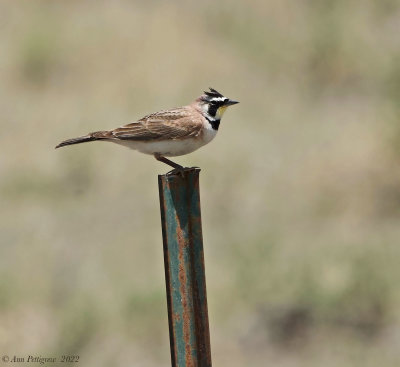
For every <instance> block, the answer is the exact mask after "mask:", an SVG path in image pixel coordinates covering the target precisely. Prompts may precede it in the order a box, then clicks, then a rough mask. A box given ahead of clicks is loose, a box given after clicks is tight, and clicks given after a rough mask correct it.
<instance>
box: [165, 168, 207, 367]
mask: <svg viewBox="0 0 400 367" xmlns="http://www.w3.org/2000/svg"><path fill="white" fill-rule="evenodd" d="M199 173H200V169H198V168H196V169H192V170H190V171H185V172H184V175H183V177H182V176H180V175H159V176H158V186H159V192H160V207H161V224H162V234H163V244H164V266H165V281H166V288H167V304H168V322H169V338H170V347H171V362H172V366H173V367H211V349H210V333H209V328H208V311H207V293H206V281H205V273H204V255H203V237H202V231H201V213H200V194H199Z"/></svg>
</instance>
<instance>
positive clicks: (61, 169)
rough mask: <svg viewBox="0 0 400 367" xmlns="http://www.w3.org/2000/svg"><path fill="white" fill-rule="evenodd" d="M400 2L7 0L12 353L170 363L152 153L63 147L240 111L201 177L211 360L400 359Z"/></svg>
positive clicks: (3, 183) (3, 345)
mask: <svg viewBox="0 0 400 367" xmlns="http://www.w3.org/2000/svg"><path fill="white" fill-rule="evenodd" d="M399 29H400V3H399V2H398V1H396V0H381V1H379V2H378V1H372V0H365V1H361V0H359V1H356V0H346V1H344V0H343V1H329V2H328V1H315V0H309V1H306V0H302V1H300V0H299V1H288V0H284V1H279V2H278V1H252V2H245V1H218V2H216V1H210V0H205V1H188V2H183V1H175V2H174V1H171V2H161V1H148V2H138V1H122V0H120V1H113V2H106V1H86V2H82V1H81V2H78V1H71V0H70V1H32V0H31V1H28V0H26V1H18V2H17V1H11V0H6V1H2V2H1V3H0V81H1V83H0V128H1V133H0V139H1V140H0V142H1V145H0V146H1V148H0V153H1V154H0V177H1V180H0V203H1V211H0V241H1V247H0V249H1V255H0V310H1V313H0V352H1V353H2V354H8V355H10V356H13V355H14V354H16V355H28V354H33V355H42V356H53V355H60V354H78V355H80V362H79V364H80V366H84V367H86V366H88V367H90V366H111V365H112V366H140V367H142V366H143V367H152V366H168V365H170V360H169V344H168V332H167V319H166V303H165V290H164V275H163V262H162V247H161V230H160V218H159V206H158V197H157V195H158V194H157V193H158V191H157V179H156V175H157V174H158V173H163V172H166V170H167V167H166V166H164V165H163V164H161V163H159V162H156V161H155V160H154V159H153V158H151V157H148V156H143V155H139V154H137V153H134V152H131V151H129V150H127V149H124V148H122V147H118V146H114V145H111V144H100V143H97V144H87V145H81V146H76V147H73V148H72V147H71V148H69V149H68V148H65V149H62V150H57V151H55V150H54V149H53V148H54V146H55V145H56V144H57V143H58V142H60V141H61V140H63V139H65V138H69V137H74V136H77V135H81V134H84V133H87V132H89V131H93V130H98V129H108V128H113V127H116V126H119V125H122V124H124V123H127V122H129V121H133V120H135V119H137V118H140V117H142V116H143V115H145V114H146V113H148V112H152V111H156V110H159V109H162V108H168V107H172V106H176V105H183V104H186V103H188V102H190V101H191V100H192V99H194V98H196V97H197V96H198V95H199V94H200V93H201V92H202V90H203V89H205V88H207V87H209V86H211V87H214V88H216V89H217V90H220V91H221V92H222V93H224V94H226V95H227V96H228V97H231V98H233V99H237V100H239V101H241V104H239V105H238V106H235V107H232V109H230V111H229V112H227V114H226V116H225V117H224V120H223V121H222V125H221V129H220V132H219V136H218V137H217V139H216V140H215V141H214V142H213V143H212V144H210V145H208V146H207V147H206V148H204V149H202V150H199V151H197V152H195V153H193V154H191V155H189V156H186V157H182V158H179V159H177V161H178V162H181V163H182V164H187V165H198V166H200V167H202V174H201V195H202V210H203V227H204V238H205V251H206V270H207V287H208V298H209V314H210V324H211V325H210V326H211V341H212V354H213V362H214V365H215V366H230V367H236V366H274V367H292V366H293V367H294V366H296V367H298V366H307V367H314V366H325V367H329V366H343V367H347V366H349V367H350V366H351V367H357V366H363V367H365V366H367V367H369V366H399V365H400V348H399V343H400V290H399V287H398V284H399V282H400V269H399V261H400V248H399V245H400V227H399V219H400V165H399V159H400V125H399V119H400V37H399Z"/></svg>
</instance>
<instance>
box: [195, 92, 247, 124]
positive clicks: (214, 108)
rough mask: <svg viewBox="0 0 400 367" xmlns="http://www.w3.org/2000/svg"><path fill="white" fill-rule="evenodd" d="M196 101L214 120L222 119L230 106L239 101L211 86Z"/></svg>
mask: <svg viewBox="0 0 400 367" xmlns="http://www.w3.org/2000/svg"><path fill="white" fill-rule="evenodd" d="M196 102H197V103H199V105H200V107H201V109H202V111H203V112H204V113H205V114H206V116H207V115H208V117H210V118H211V119H212V120H220V119H221V117H222V115H223V114H224V112H225V111H226V109H227V108H228V107H229V106H232V105H234V104H236V103H239V102H237V101H233V100H232V99H229V98H227V97H224V96H223V95H222V94H221V93H219V92H217V91H216V90H215V89H213V88H210V91H209V92H208V91H205V92H204V94H202V95H201V96H200V97H199V98H197V100H196Z"/></svg>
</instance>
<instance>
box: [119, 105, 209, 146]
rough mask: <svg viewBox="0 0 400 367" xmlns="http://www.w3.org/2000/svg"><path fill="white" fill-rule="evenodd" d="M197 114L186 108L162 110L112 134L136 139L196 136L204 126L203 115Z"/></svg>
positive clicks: (123, 138) (122, 137)
mask: <svg viewBox="0 0 400 367" xmlns="http://www.w3.org/2000/svg"><path fill="white" fill-rule="evenodd" d="M196 115H197V114H196V112H194V111H193V112H192V111H189V110H187V109H184V108H179V109H174V110H166V111H160V112H156V113H153V114H151V115H147V116H145V117H143V118H142V119H140V120H139V121H137V122H133V123H130V124H128V125H125V126H122V127H120V128H118V129H115V130H113V131H112V135H113V136H114V138H117V139H122V140H136V141H149V140H166V139H172V140H174V139H183V138H188V137H194V136H197V135H198V134H199V133H200V131H201V128H202V126H203V125H202V120H201V116H197V117H196Z"/></svg>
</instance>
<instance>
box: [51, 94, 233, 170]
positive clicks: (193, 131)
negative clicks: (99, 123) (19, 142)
mask: <svg viewBox="0 0 400 367" xmlns="http://www.w3.org/2000/svg"><path fill="white" fill-rule="evenodd" d="M236 103H239V102H237V101H233V100H231V99H229V98H226V97H224V96H223V95H222V94H221V93H219V92H217V91H216V90H215V89H212V88H210V91H207V92H204V94H202V95H201V96H200V97H199V98H197V99H196V100H195V101H194V102H193V103H191V104H190V105H187V106H183V107H178V108H173V109H170V110H163V111H160V112H155V113H152V114H150V115H147V116H145V117H143V118H142V119H140V120H138V121H136V122H132V123H130V124H128V125H124V126H121V127H119V128H117V129H114V130H109V131H96V132H93V133H89V134H87V135H84V136H80V137H78V138H74V139H68V140H65V141H63V142H61V143H60V144H58V145H57V146H56V148H60V147H63V146H65V145H72V144H79V143H85V142H88V141H96V140H99V141H110V142H112V143H117V144H120V145H124V146H126V147H128V148H131V149H134V150H137V151H139V152H141V153H144V154H151V155H153V156H154V157H155V158H156V159H157V160H158V161H161V162H164V163H166V164H168V165H170V166H171V167H174V168H175V169H178V170H182V169H183V167H182V166H181V165H179V164H177V163H175V162H172V161H171V160H169V159H167V158H166V157H176V156H180V155H185V154H188V153H192V152H194V151H195V150H197V149H199V148H200V147H202V146H203V145H206V144H208V143H209V142H210V141H211V140H213V139H214V138H215V136H216V135H217V131H218V128H219V125H220V121H221V118H222V115H223V114H224V112H225V110H226V108H227V107H228V106H231V105H234V104H236Z"/></svg>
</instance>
